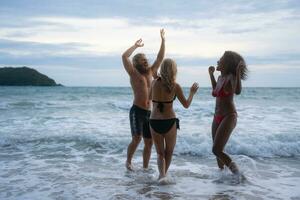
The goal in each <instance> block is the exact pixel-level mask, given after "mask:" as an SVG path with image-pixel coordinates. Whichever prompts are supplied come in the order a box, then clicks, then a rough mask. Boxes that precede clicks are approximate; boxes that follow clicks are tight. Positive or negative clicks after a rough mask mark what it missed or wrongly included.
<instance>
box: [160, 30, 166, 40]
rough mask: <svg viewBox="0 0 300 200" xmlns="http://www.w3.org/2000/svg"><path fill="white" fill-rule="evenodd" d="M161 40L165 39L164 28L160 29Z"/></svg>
mask: <svg viewBox="0 0 300 200" xmlns="http://www.w3.org/2000/svg"><path fill="white" fill-rule="evenodd" d="M160 37H161V40H165V29H160Z"/></svg>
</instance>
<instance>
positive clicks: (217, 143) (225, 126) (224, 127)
mask: <svg viewBox="0 0 300 200" xmlns="http://www.w3.org/2000/svg"><path fill="white" fill-rule="evenodd" d="M236 122H237V115H236V113H232V114H228V115H226V116H225V117H224V119H223V120H222V122H221V123H220V125H219V127H218V128H217V131H216V135H215V139H214V144H213V148H212V151H213V153H214V154H215V155H216V156H217V157H218V158H219V159H220V160H221V161H222V162H223V163H224V164H225V165H226V166H227V167H229V169H230V170H231V171H232V172H233V173H237V172H238V169H237V167H236V165H235V164H232V160H231V158H230V157H229V156H228V155H227V154H226V153H224V152H223V150H224V147H225V145H226V143H227V141H228V139H229V137H230V135H231V133H232V131H233V129H234V128H235V126H236ZM233 165H234V167H232V166H233ZM233 168H235V169H233Z"/></svg>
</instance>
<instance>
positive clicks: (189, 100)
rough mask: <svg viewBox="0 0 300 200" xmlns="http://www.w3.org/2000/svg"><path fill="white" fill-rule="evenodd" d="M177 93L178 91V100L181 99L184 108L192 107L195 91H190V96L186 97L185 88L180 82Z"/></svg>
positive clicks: (176, 88) (177, 85) (176, 89)
mask: <svg viewBox="0 0 300 200" xmlns="http://www.w3.org/2000/svg"><path fill="white" fill-rule="evenodd" d="M175 93H176V96H177V98H178V100H179V101H180V103H181V104H182V105H183V107H184V108H188V107H190V105H191V103H192V100H193V97H194V93H192V92H191V91H190V94H189V97H188V98H187V99H186V98H185V96H184V94H183V90H182V88H181V86H180V85H179V84H176V87H175Z"/></svg>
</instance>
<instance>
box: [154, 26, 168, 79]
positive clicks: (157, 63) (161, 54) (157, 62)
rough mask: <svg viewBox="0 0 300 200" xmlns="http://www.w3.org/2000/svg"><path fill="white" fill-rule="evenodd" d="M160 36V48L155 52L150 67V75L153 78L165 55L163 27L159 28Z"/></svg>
mask: <svg viewBox="0 0 300 200" xmlns="http://www.w3.org/2000/svg"><path fill="white" fill-rule="evenodd" d="M160 37H161V45H160V49H159V52H158V54H157V57H156V60H155V61H154V63H153V65H152V67H151V71H152V76H153V77H154V78H156V77H157V70H158V67H159V66H160V64H161V62H162V61H163V59H164V57H165V30H164V29H161V30H160Z"/></svg>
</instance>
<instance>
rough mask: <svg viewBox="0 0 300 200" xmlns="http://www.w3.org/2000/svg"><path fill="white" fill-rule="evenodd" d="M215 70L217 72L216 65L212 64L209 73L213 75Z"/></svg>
mask: <svg viewBox="0 0 300 200" xmlns="http://www.w3.org/2000/svg"><path fill="white" fill-rule="evenodd" d="M214 72H215V67H214V66H210V67H209V68H208V73H209V74H210V75H213V74H214Z"/></svg>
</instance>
